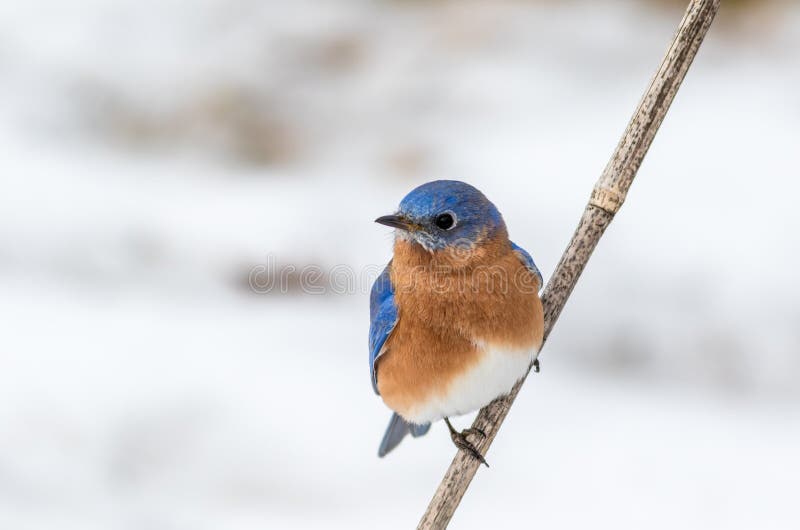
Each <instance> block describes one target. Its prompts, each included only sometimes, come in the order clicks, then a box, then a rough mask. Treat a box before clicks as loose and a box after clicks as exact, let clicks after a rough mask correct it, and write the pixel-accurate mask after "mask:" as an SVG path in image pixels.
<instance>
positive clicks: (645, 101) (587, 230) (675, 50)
mask: <svg viewBox="0 0 800 530" xmlns="http://www.w3.org/2000/svg"><path fill="white" fill-rule="evenodd" d="M719 2H720V0H692V1H691V2H690V3H689V7H688V8H687V10H686V14H685V15H684V17H683V20H682V21H681V23H680V26H679V27H678V31H677V33H676V34H675V38H674V39H673V41H672V44H670V46H669V49H668V50H667V53H666V55H665V57H664V60H663V61H662V63H661V66H660V68H659V69H658V72H656V75H655V76H654V77H653V80H652V82H651V83H650V86H649V87H648V89H647V91H646V92H645V94H644V97H643V98H642V100H641V102H640V103H639V106H638V108H637V109H636V113H635V114H634V115H633V117H632V118H631V121H630V123H629V124H628V128H627V129H626V130H625V134H624V135H623V136H622V140H620V142H619V145H617V148H616V149H615V150H614V154H613V156H612V157H611V160H610V161H609V162H608V165H607V166H606V168H605V170H604V171H603V174H602V175H601V176H600V179H599V180H598V181H597V184H595V187H594V189H593V190H592V194H591V197H590V199H589V204H587V205H586V209H585V210H584V212H583V216H582V217H581V220H580V223H578V228H577V230H575V234H574V235H573V236H572V240H571V241H570V242H569V246H567V249H566V250H565V251H564V254H563V256H562V257H561V261H559V263H558V266H557V267H556V270H555V272H554V273H553V276H552V277H551V278H550V281H549V282H548V283H547V286H546V287H545V289H544V292H543V294H542V301H543V303H544V337H545V339H547V336H548V335H549V334H550V330H552V329H553V325H554V324H555V323H556V320H558V316H559V314H561V310H562V309H563V308H564V305H565V304H566V303H567V299H568V298H569V295H570V293H572V289H573V288H574V287H575V283H576V282H577V281H578V278H579V277H580V275H581V272H582V271H583V268H584V267H585V266H586V262H587V261H588V260H589V256H591V255H592V251H593V250H594V248H595V246H597V243H598V241H600V237H601V236H602V235H603V232H605V230H606V228H607V227H608V225H609V224H610V223H611V220H612V219H613V218H614V214H615V213H616V212H617V211H618V210H619V208H620V207H621V206H622V203H623V202H624V201H625V196H626V195H627V193H628V189H629V188H630V185H631V183H632V182H633V178H634V177H635V176H636V172H637V171H638V169H639V165H640V164H641V163H642V159H643V158H644V155H645V154H646V153H647V150H648V148H649V147H650V143H651V142H652V141H653V137H654V136H655V134H656V132H657V131H658V127H659V126H660V125H661V121H662V120H663V119H664V115H665V114H666V112H667V110H668V109H669V106H670V104H671V103H672V100H673V98H674V97H675V93H676V92H677V91H678V87H680V85H681V82H682V81H683V78H684V76H685V75H686V71H687V70H688V69H689V66H690V65H691V64H692V60H693V59H694V56H695V55H696V54H697V50H698V48H699V47H700V44H701V43H702V42H703V38H704V37H705V35H706V32H707V31H708V28H709V26H710V25H711V22H712V21H713V20H714V15H716V13H717V9H718V8H719ZM524 382H525V380H524V379H523V380H522V381H520V382H519V383H517V384H516V385H515V386H514V388H513V389H512V391H511V394H509V395H508V396H507V397H505V398H501V399H497V400H495V401H493V402H492V403H490V404H489V405H487V406H486V407H484V408H483V409H481V411H480V413H479V414H478V417H477V418H475V422H474V423H473V424H472V426H473V427H476V428H478V429H481V430H482V431H483V432H484V433H486V438H483V439H482V440H481V441H479V443H477V444H476V445H477V447H478V449H479V450H480V451H481V452H482V453H483V454H486V452H487V451H488V449H489V446H490V445H491V443H492V441H493V440H494V437H495V436H496V435H497V431H498V430H499V429H500V425H502V423H503V420H504V419H505V417H506V415H507V414H508V411H509V410H510V408H511V404H512V403H514V399H515V398H516V397H517V393H519V390H520V388H521V387H522V385H523V383H524ZM479 466H480V463H479V462H478V461H477V460H476V459H475V458H473V457H472V456H470V455H469V454H467V453H465V452H464V451H459V452H458V453H457V454H456V456H455V458H454V459H453V462H452V463H451V464H450V468H449V469H448V470H447V472H446V473H445V475H444V478H443V479H442V482H441V484H439V488H438V489H437V490H436V493H435V494H434V496H433V499H431V502H430V504H429V505H428V509H427V511H426V512H425V515H424V516H423V517H422V520H421V521H420V523H419V527H418V528H420V529H431V528H446V527H447V525H448V524H449V522H450V519H451V518H452V517H453V513H455V511H456V508H457V507H458V504H459V503H460V502H461V498H462V497H463V496H464V493H465V492H466V491H467V488H468V487H469V485H470V482H471V481H472V477H473V476H475V472H476V471H477V470H478V467H479Z"/></svg>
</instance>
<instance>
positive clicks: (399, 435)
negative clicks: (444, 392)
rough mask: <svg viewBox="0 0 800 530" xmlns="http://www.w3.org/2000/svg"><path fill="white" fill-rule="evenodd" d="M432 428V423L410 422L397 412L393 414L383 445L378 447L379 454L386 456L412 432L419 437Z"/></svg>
mask: <svg viewBox="0 0 800 530" xmlns="http://www.w3.org/2000/svg"><path fill="white" fill-rule="evenodd" d="M430 428H431V424H430V423H426V424H424V425H417V424H415V423H408V422H407V421H406V420H404V419H403V418H401V417H400V416H399V415H398V414H397V413H394V414H392V419H390V420H389V426H388V427H387V428H386V433H385V434H384V435H383V440H382V441H381V446H380V448H379V449H378V456H380V457H384V456H386V455H387V454H389V452H390V451H391V450H392V449H394V448H395V447H397V446H398V445H400V442H401V441H403V438H405V437H406V434H409V433H411V436H413V437H414V438H418V437H420V436H423V435H425V434H426V433H427V432H428V429H430Z"/></svg>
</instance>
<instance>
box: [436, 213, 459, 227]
mask: <svg viewBox="0 0 800 530" xmlns="http://www.w3.org/2000/svg"><path fill="white" fill-rule="evenodd" d="M433 223H434V224H435V225H436V226H438V227H439V228H441V229H442V230H450V229H451V228H453V225H454V224H456V220H455V219H453V214H451V213H440V214H439V215H437V216H436V219H434V221H433Z"/></svg>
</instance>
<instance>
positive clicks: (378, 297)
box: [369, 261, 397, 394]
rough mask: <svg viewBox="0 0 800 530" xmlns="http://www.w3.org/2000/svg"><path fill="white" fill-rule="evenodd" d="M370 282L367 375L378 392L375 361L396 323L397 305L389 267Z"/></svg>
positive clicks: (390, 263)
mask: <svg viewBox="0 0 800 530" xmlns="http://www.w3.org/2000/svg"><path fill="white" fill-rule="evenodd" d="M391 266H392V262H391V261H390V262H389V264H388V265H387V266H386V268H385V269H383V272H382V273H381V275H380V276H378V278H377V279H376V280H375V283H373V284H372V292H371V293H370V296H369V375H370V379H371V380H372V389H373V390H374V391H375V393H376V394H378V393H379V392H378V378H377V374H376V373H375V362H376V361H377V360H378V355H379V354H380V352H381V348H383V344H384V343H385V342H386V339H387V338H388V337H389V334H390V333H391V332H392V330H393V329H394V326H395V324H397V306H396V305H395V303H394V287H392V281H391V279H390V278H389V267H391Z"/></svg>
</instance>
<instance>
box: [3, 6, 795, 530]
mask: <svg viewBox="0 0 800 530" xmlns="http://www.w3.org/2000/svg"><path fill="white" fill-rule="evenodd" d="M770 5H772V6H773V7H770V8H759V9H757V10H755V11H754V12H746V13H745V14H743V13H736V12H733V11H731V12H726V11H723V13H722V14H721V16H720V20H719V22H720V24H719V25H718V26H715V27H714V29H713V30H712V34H711V36H710V38H709V40H708V42H707V43H706V45H705V46H704V48H703V50H702V51H701V53H700V56H699V57H698V59H697V61H696V63H695V65H694V67H693V69H692V71H691V72H690V74H689V76H688V78H687V81H686V83H685V86H684V88H683V89H682V91H681V93H680V94H679V95H678V98H677V100H676V103H675V106H674V107H673V109H672V110H671V112H670V114H669V116H668V117H667V120H666V122H665V124H664V126H663V128H662V131H661V132H660V133H659V136H658V138H657V139H656V141H655V144H654V145H653V148H652V150H651V152H650V154H649V155H648V158H647V160H646V161H645V163H644V166H643V168H642V171H641V172H640V177H639V180H637V182H636V183H635V184H634V188H633V190H632V191H631V194H630V196H629V197H630V198H629V202H628V203H627V204H626V205H625V208H624V209H623V210H622V212H621V213H620V214H619V216H618V218H617V220H616V221H615V222H614V224H613V225H612V227H611V229H610V230H609V232H608V233H607V235H606V237H605V238H604V240H603V242H602V243H601V245H600V247H599V248H598V250H597V251H596V253H595V255H594V257H593V258H592V262H591V264H590V265H589V267H588V268H587V271H586V273H585V276H584V277H583V278H582V279H581V281H580V283H579V285H578V288H577V289H576V290H575V293H574V295H573V297H572V298H571V300H570V303H569V305H568V306H567V308H566V310H565V312H564V314H563V315H562V317H561V321H560V322H559V324H558V326H557V328H556V330H555V331H554V333H553V335H552V336H551V339H550V341H549V342H548V344H547V347H546V351H545V353H544V354H543V357H542V363H543V372H542V374H540V375H539V376H536V377H534V378H532V379H531V381H530V383H529V384H528V385H527V386H526V388H525V390H524V391H523V393H522V396H521V397H520V399H519V400H518V403H517V405H516V406H515V408H514V411H513V412H512V414H511V416H510V417H509V421H508V422H507V423H506V424H505V426H504V427H503V430H502V432H501V434H500V436H499V437H498V439H497V441H496V442H495V445H494V447H493V449H492V451H491V453H490V454H489V456H488V459H489V461H490V463H491V464H492V468H491V469H490V470H482V471H481V472H480V474H479V475H478V478H477V479H476V480H475V482H474V483H473V485H472V487H471V489H470V491H469V493H468V494H467V496H466V498H465V499H464V502H463V504H462V506H461V507H460V509H459V511H458V513H457V515H456V518H455V519H454V523H453V526H454V527H455V528H470V527H476V528H477V527H485V526H486V524H495V525H497V526H498V527H506V526H514V525H519V524H523V523H527V522H528V521H530V523H531V524H537V525H540V526H542V527H548V528H576V527H586V526H588V525H592V526H596V527H617V528H639V527H642V526H647V527H653V528H661V527H663V528H668V527H669V528H674V527H675V526H681V527H684V528H708V527H724V528H752V527H754V526H758V527H759V528H795V527H797V525H798V523H799V522H800V519H798V516H797V514H796V510H795V507H794V503H793V495H794V492H795V491H797V490H798V486H800V479H798V477H800V452H798V451H797V447H799V446H800V421H798V420H800V406H799V405H800V401H799V400H798V397H799V395H798V386H797V383H796V376H797V374H798V371H800V356H798V350H799V349H800V328H798V326H797V322H798V321H800V309H798V304H797V302H796V300H797V299H798V296H799V295H800V283H798V282H797V279H796V274H795V269H796V267H795V266H794V264H795V263H796V261H797V259H798V256H799V255H800V253H799V252H798V250H799V249H798V245H799V244H800V242H799V240H798V238H797V237H795V235H794V234H795V233H796V232H797V230H798V228H800V215H798V213H797V210H796V208H795V207H794V196H795V195H796V193H795V192H796V190H797V184H796V182H795V181H796V178H795V177H796V176H797V167H798V162H800V160H798V155H797V153H798V151H797V145H798V140H800V132H799V131H800V127H798V121H800V107H799V106H798V100H797V97H796V95H795V92H796V90H795V87H796V86H797V84H798V81H800V79H798V78H799V77H800V68H798V63H797V59H796V57H795V55H796V54H794V53H792V50H796V49H797V47H798V45H800V10H798V9H797V7H796V6H791V5H788V4H785V5H784V4H780V3H774V4H770ZM724 9H725V8H724ZM309 14H311V16H310V15H309ZM679 16H680V13H679V9H677V8H676V9H673V8H665V7H659V8H643V7H641V6H638V7H633V4H632V3H627V2H591V3H589V2H586V3H580V2H576V3H563V4H554V3H533V2H531V3H527V2H492V3H487V2H477V1H476V2H436V3H421V2H410V3H405V2H361V1H356V0H352V1H350V2H342V3H337V4H336V5H334V4H331V3H327V2H323V1H321V0H303V1H301V2H291V3H277V2H266V3H264V2H252V1H249V0H241V1H236V2H230V1H225V2H222V1H219V0H204V1H203V2H188V1H181V0H175V1H170V2H166V3H164V2H162V3H159V4H148V3H147V2H144V3H143V2H132V1H128V0H117V1H115V2H98V1H96V0H92V1H90V0H84V1H80V2H79V1H77V0H76V1H75V2H70V3H69V4H62V3H59V2H52V1H50V0H35V1H30V2H25V3H6V4H4V5H2V6H0V116H1V117H2V119H0V142H2V145H3V146H4V152H3V156H2V157H0V182H2V184H3V192H2V193H0V321H2V322H5V323H6V325H5V326H3V329H2V332H0V528H15V529H16V528H20V529H29V528H30V529H40V528H59V529H61V528H63V529H70V528H80V529H87V528H88V529H91V528H98V529H99V528H103V529H125V528H135V529H137V530H139V529H142V530H148V529H159V530H160V529H184V528H187V529H188V528H191V529H202V528H226V529H228V528H231V529H239V528H241V529H250V528H294V527H325V528H329V527H332V528H374V527H375V526H378V525H379V526H381V527H396V528H407V527H409V526H412V525H413V524H415V523H416V521H417V519H418V517H419V516H420V515H421V513H422V510H423V509H424V506H425V504H426V502H427V499H428V498H429V496H430V495H431V494H432V492H433V490H434V488H435V486H436V484H437V481H438V479H439V478H440V477H441V474H442V472H443V471H444V469H445V467H446V466H447V464H448V463H449V460H450V457H451V456H452V454H453V449H452V446H451V443H450V441H449V438H448V436H447V435H446V434H445V432H444V430H443V428H442V427H441V426H436V427H434V429H433V430H432V432H431V434H430V435H429V436H427V437H426V438H424V439H421V440H415V441H413V442H407V443H404V444H403V446H401V447H400V448H399V449H398V451H397V452H396V453H393V454H392V455H390V457H388V458H386V459H384V460H379V459H377V458H376V457H375V452H376V450H377V444H378V441H379V440H380V436H381V434H382V431H383V429H384V427H385V422H386V421H387V419H388V412H387V410H386V409H385V407H384V406H383V405H382V404H381V402H380V400H379V399H378V398H377V397H375V396H374V395H373V394H372V393H371V389H370V386H369V381H368V376H367V361H366V357H367V355H366V346H365V342H366V328H367V315H366V305H367V294H366V289H367V288H368V281H366V278H369V276H370V273H371V272H373V271H374V270H375V269H376V268H377V267H380V266H382V264H383V263H385V262H386V260H387V259H388V257H389V252H390V232H389V231H388V230H387V229H385V228H382V227H379V226H377V225H374V224H373V223H371V220H372V219H374V218H375V217H377V216H378V215H381V214H384V213H388V212H389V211H391V210H392V209H393V208H394V207H395V205H396V204H397V202H398V201H399V199H400V198H401V197H402V195H403V194H404V193H405V192H407V191H408V190H409V189H411V188H412V187H413V186H415V185H417V184H419V183H421V182H423V181H425V180H427V179H430V178H433V177H440V176H447V177H455V178H463V179H466V180H469V181H470V182H472V183H474V184H475V185H477V186H478V187H479V188H481V189H482V190H484V191H485V192H486V193H487V195H488V196H489V197H490V198H492V199H493V200H494V201H495V202H496V203H497V204H498V205H499V207H500V208H501V210H502V211H503V212H504V215H505V218H506V220H507V222H508V224H509V227H510V229H511V233H512V236H513V238H514V239H515V240H516V241H517V242H519V243H520V244H522V245H524V246H525V247H526V248H528V249H529V250H531V252H532V253H533V255H534V257H535V258H536V260H537V263H538V264H539V265H540V268H541V269H542V270H543V272H544V273H545V276H547V275H548V274H549V273H550V272H551V271H552V270H553V268H554V267H555V264H556V262H557V260H558V257H559V256H560V253H561V251H562V250H563V247H564V245H565V244H566V241H567V239H568V238H569V236H570V235H571V232H572V230H573V229H574V226H575V222H576V220H577V218H578V216H579V214H580V211H581V209H582V207H583V205H584V204H585V201H586V198H587V197H588V192H589V190H590V188H591V186H592V184H593V182H594V180H595V178H596V176H597V175H598V174H599V172H600V171H601V170H602V168H603V166H604V164H605V162H606V160H607V157H608V155H609V153H610V152H611V150H612V149H613V147H614V144H615V141H616V139H617V136H618V134H619V133H620V132H621V131H622V129H623V127H624V125H625V121H626V119H627V118H628V116H629V114H630V112H631V110H632V108H633V106H634V104H635V103H636V101H637V98H638V97H639V95H640V94H641V91H642V90H643V88H644V87H645V86H646V83H647V80H648V77H649V76H650V75H651V73H652V71H653V69H654V67H655V63H654V61H655V60H656V58H657V57H659V56H660V54H661V53H662V52H663V49H664V46H665V44H666V42H667V40H668V39H669V37H670V36H671V34H672V31H673V30H674V26H675V23H676V22H677V19H678V17H679ZM575 153H580V154H579V155H576V154H575ZM269 263H276V264H277V265H278V266H287V265H292V266H296V267H298V268H302V267H304V266H307V265H311V264H316V265H319V266H321V267H322V268H323V269H324V270H325V271H327V272H331V270H332V268H333V267H334V266H337V265H341V266H344V267H346V269H339V270H340V271H341V270H345V272H346V271H352V272H353V275H354V276H353V277H354V278H356V280H357V281H356V282H355V284H354V285H353V286H351V288H349V289H348V290H347V293H345V294H336V293H333V292H330V291H331V289H328V293H327V295H310V294H304V293H303V292H301V291H300V289H298V287H297V282H296V281H292V282H290V284H289V286H290V289H289V292H288V293H286V294H280V293H277V292H274V291H273V292H271V293H268V294H265V295H256V294H254V293H253V292H252V290H251V289H250V288H249V286H248V279H249V274H250V272H251V271H252V270H253V267H258V266H260V265H264V264H269ZM332 274H333V273H332ZM336 277H337V276H336V275H335V274H334V275H333V276H331V277H329V276H324V277H323V279H322V281H323V282H327V281H328V280H330V279H331V278H336ZM338 278H339V279H341V276H338ZM467 422H468V419H467V418H465V419H463V420H461V423H463V424H465V425H466V424H467Z"/></svg>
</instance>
